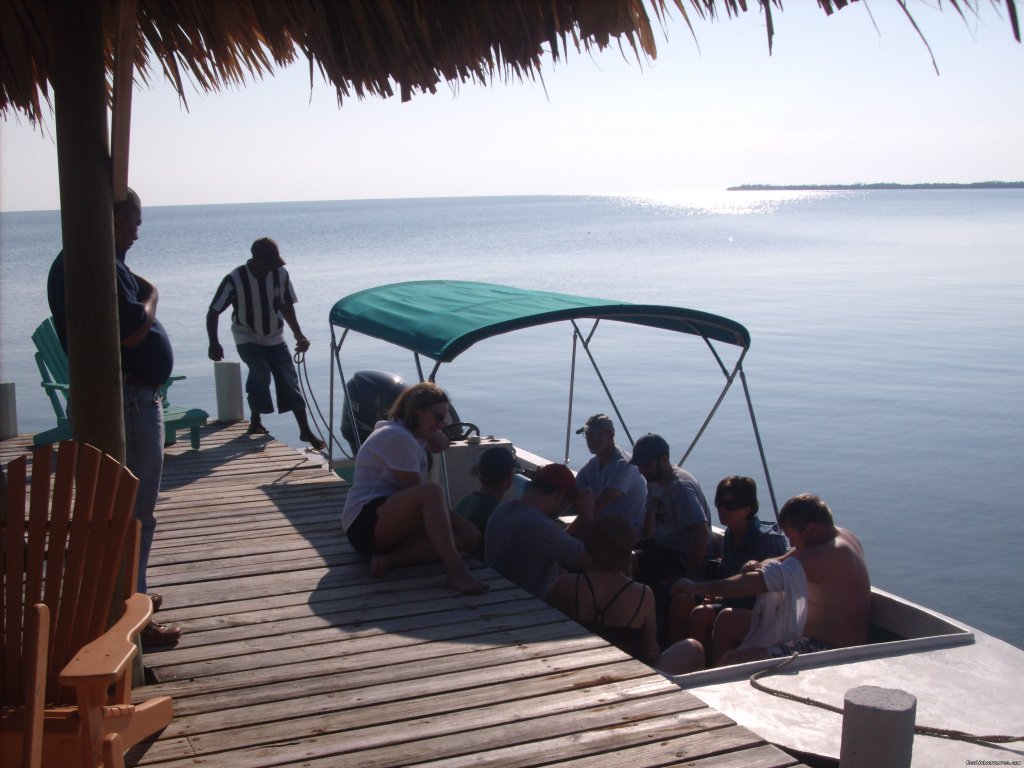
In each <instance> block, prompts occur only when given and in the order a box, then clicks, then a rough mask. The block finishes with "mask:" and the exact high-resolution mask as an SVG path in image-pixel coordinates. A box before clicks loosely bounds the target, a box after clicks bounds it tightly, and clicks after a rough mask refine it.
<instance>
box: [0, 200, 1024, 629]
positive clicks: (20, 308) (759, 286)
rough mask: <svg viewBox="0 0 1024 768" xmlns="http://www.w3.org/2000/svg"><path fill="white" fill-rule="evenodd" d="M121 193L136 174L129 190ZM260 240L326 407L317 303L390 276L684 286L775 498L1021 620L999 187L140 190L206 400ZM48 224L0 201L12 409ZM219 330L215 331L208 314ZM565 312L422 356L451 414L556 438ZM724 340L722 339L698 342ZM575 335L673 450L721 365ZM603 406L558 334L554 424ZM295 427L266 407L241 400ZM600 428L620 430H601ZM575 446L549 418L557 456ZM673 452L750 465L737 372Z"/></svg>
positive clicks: (349, 358) (1017, 351) (1014, 223)
mask: <svg viewBox="0 0 1024 768" xmlns="http://www.w3.org/2000/svg"><path fill="white" fill-rule="evenodd" d="M143 200H144V202H145V198H143ZM262 235H269V236H271V237H274V238H275V239H276V240H277V241H278V242H279V244H280V245H281V248H282V252H283V254H284V256H285V258H286V259H287V261H288V268H289V270H290V272H291V275H292V279H293V281H294V282H295V285H296V288H297V291H298V294H299V300H300V303H299V306H298V310H299V319H300V321H301V322H302V324H303V329H304V330H305V332H306V334H307V335H308V336H309V337H310V339H311V340H312V342H313V347H312V349H311V350H310V353H309V357H308V368H309V376H310V380H311V382H312V385H313V388H314V393H315V395H316V397H317V398H318V400H319V402H320V403H321V405H322V407H323V410H324V413H325V414H326V412H327V392H328V376H329V363H328V360H329V354H328V353H329V344H330V329H329V327H328V324H327V316H328V312H329V311H330V308H331V306H332V305H333V303H334V302H335V301H336V300H337V299H339V298H341V297H342V296H344V295H346V294H348V293H351V292H353V291H357V290H361V289H363V288H367V287H370V286H373V285H377V284H380V283H385V282H394V281H399V280H414V279H431V278H459V279H473V280H483V281H490V282H502V283H509V284H513V285H518V286H523V287H530V288H540V289H547V290H559V291H565V292H571V293H580V294H584V295H591V296H600V297H608V298H621V299H626V300H631V301H638V302H645V303H667V304H677V305H682V306H689V307H693V308H697V309H702V310H705V311H709V312H714V313H718V314H722V315H725V316H727V317H731V318H733V319H735V320H738V321H739V322H741V323H743V324H744V325H746V326H747V328H748V329H749V330H750V332H751V336H752V339H753V343H752V347H751V350H750V352H749V354H748V356H747V359H746V362H745V368H746V371H747V377H748V381H749V384H750V387H751V391H752V394H753V399H754V405H755V409H756V413H757V417H758V421H759V426H760V428H761V433H762V437H763V439H764V445H765V450H766V453H767V456H768V460H769V466H770V468H771V471H772V479H773V482H774V486H775V491H776V495H777V496H778V498H779V501H780V503H781V502H782V501H783V500H785V499H786V498H788V497H789V496H791V495H793V494H795V493H799V492H801V491H813V492H815V493H818V494H820V495H821V496H823V497H824V498H825V499H826V500H827V501H828V502H829V503H830V504H831V505H832V508H833V510H834V511H835V513H836V517H837V520H838V521H839V523H840V524H841V525H845V526H847V527H849V528H851V529H853V530H854V531H855V532H856V533H857V534H858V535H860V537H861V539H862V540H863V542H864V545H865V549H866V551H867V554H868V558H869V562H870V566H871V570H872V576H873V581H874V583H875V584H877V585H878V586H880V587H882V588H883V589H887V590H890V591H892V592H895V593H897V594H900V595H902V596H905V597H908V598H910V599H912V600H915V601H918V602H921V603H923V604H925V605H927V606H929V607H931V608H934V609H936V610H938V611H941V612H943V613H947V614H950V615H952V616H954V617H956V618H960V619H963V620H964V621H967V622H969V623H971V624H974V625H976V626H978V627H980V628H981V629H983V630H985V631H987V632H990V633H992V634H994V635H997V636H999V637H1001V638H1003V639H1006V640H1008V641H1010V642H1013V643H1015V644H1017V645H1018V646H1022V645H1024V626H1022V622H1024V620H1022V617H1024V576H1022V570H1021V567H1020V565H1019V555H1020V551H1021V549H1022V547H1024V534H1022V532H1021V531H1022V521H1024V515H1022V513H1024V501H1022V500H1024V458H1022V457H1024V451H1022V445H1021V444H1022V438H1021V436H1022V435H1024V408H1022V406H1021V403H1022V402H1024V301H1022V300H1021V299H1022V296H1024V290H1022V289H1024V192H1021V191H969V192H959V191H925V192H918V191H889V192H822V193H724V192H723V193H711V194H706V193H699V194H698V193H694V194H692V195H684V196H680V197H678V198H676V199H659V200H654V199H635V198H607V197H602V198H597V197H595V198H585V197H584V198H580V197H515V198H460V199H422V200H391V201H349V202H317V203H288V204H268V205H220V206H182V207H165V208H146V209H145V210H144V220H143V226H142V230H141V238H140V240H139V242H138V243H137V244H136V245H135V247H134V248H133V249H132V251H131V252H130V254H129V263H130V264H131V265H132V267H133V269H134V270H135V271H137V272H139V273H140V274H142V275H144V276H146V277H147V278H149V279H151V280H152V281H153V282H154V283H156V284H157V285H158V287H159V288H160V315H161V317H162V320H163V322H164V324H165V325H166V326H167V328H168V331H169V333H170V335H171V339H172V341H173V343H174V349H175V354H176V358H177V359H176V365H175V372H176V373H181V374H186V375H187V376H188V380H187V381H185V382H180V383H178V384H175V386H174V388H173V390H172V396H173V399H174V400H175V401H176V402H178V403H182V404H185V403H187V404H189V405H194V406H200V407H204V408H206V409H207V410H208V411H210V412H211V413H215V411H216V403H215V397H214V390H213V371H212V364H211V363H210V362H209V361H208V360H207V359H206V335H205V329H204V316H205V313H206V307H207V304H208V302H209V300H210V298H211V297H212V294H213V291H214V289H215V288H216V286H217V284H218V282H219V280H220V278H221V277H222V276H223V275H224V274H225V273H226V272H227V271H228V270H229V269H230V268H232V267H233V266H236V265H237V264H239V263H241V262H243V261H244V260H245V258H246V257H247V255H248V246H249V244H250V243H251V242H252V240H254V239H255V238H256V237H259V236H262ZM59 248H60V227H59V218H58V215H57V213H55V212H37V213H9V214H0V290H2V308H0V377H2V379H3V380H4V381H14V382H16V384H17V392H18V416H19V422H20V427H21V430H22V431H23V432H35V431H39V430H41V429H44V428H46V427H48V426H51V425H52V414H51V412H50V410H49V406H48V404H47V402H46V400H45V398H44V396H43V394H42V391H41V390H40V388H39V385H38V374H37V373H36V371H35V367H34V363H33V360H32V353H33V347H32V344H31V340H30V338H29V337H30V334H31V332H32V329H33V328H34V327H35V326H36V325H37V324H38V322H39V321H40V320H42V319H43V318H44V317H45V316H46V315H47V314H48V312H47V309H46V295H45V287H44V284H45V275H46V271H47V269H48V268H49V265H50V262H51V261H52V258H53V256H54V255H55V254H56V252H57V251H58V250H59ZM221 326H222V328H221V338H222V340H223V339H230V333H229V330H228V321H227V318H226V317H224V318H222V321H221ZM345 350H346V354H345V358H344V359H343V362H344V364H345V366H346V373H349V374H351V372H353V371H355V370H359V369H362V368H381V369H385V370H392V371H395V372H397V373H399V374H401V375H403V376H404V377H406V379H408V380H414V379H415V368H414V366H413V363H412V360H411V356H409V355H405V354H399V353H396V352H395V351H394V350H391V349H389V348H387V347H386V346H385V345H383V344H381V343H378V342H371V341H368V340H365V339H363V340H355V341H354V342H351V341H347V342H346V345H345ZM570 351H571V331H570V330H569V328H568V327H561V326H559V327H555V328H548V329H544V330H541V331H530V332H525V333H521V334H513V335H510V336H508V337H505V338H501V339H497V340H494V341H492V342H488V343H487V344H484V345H481V347H479V348H478V349H474V350H471V351H470V352H468V353H467V354H465V355H464V356H463V357H462V358H460V359H459V360H458V361H456V363H455V364H454V365H452V366H446V367H444V368H442V369H441V372H440V374H439V376H438V381H439V383H441V384H442V385H443V386H445V387H446V388H447V389H448V391H449V392H450V394H451V395H452V398H453V400H454V403H455V405H456V407H457V408H458V411H459V413H460V415H461V417H462V418H463V419H464V420H467V421H472V422H475V423H477V424H478V425H479V426H480V427H481V429H482V430H483V432H484V433H485V434H488V433H490V434H496V435H502V436H507V437H510V438H512V439H513V440H515V441H516V442H518V443H519V444H521V445H523V446H524V447H525V448H527V449H528V450H531V451H533V452H535V453H540V454H542V455H546V456H549V457H553V458H556V459H558V458H561V456H562V454H563V451H564V449H565V440H566V437H565V435H566V400H567V398H566V393H567V388H568V381H569V355H570ZM724 352H725V353H727V352H728V350H727V349H726V350H724ZM594 353H595V356H596V358H597V361H598V364H599V365H600V367H601V371H602V373H603V374H604V376H605V378H606V380H607V381H608V384H609V386H610V388H611V391H612V393H613V395H614V396H615V398H616V401H617V402H618V404H619V406H620V408H621V410H622V414H623V416H624V418H625V420H626V424H627V426H628V427H629V429H630V431H631V432H632V433H633V435H634V436H637V435H639V434H643V433H644V432H648V431H658V432H661V433H662V434H663V435H664V436H665V437H666V438H667V439H668V440H669V442H670V443H671V445H672V447H673V454H674V455H675V456H676V457H678V456H681V455H682V453H683V451H684V450H685V447H686V445H687V444H688V443H689V440H690V439H691V438H692V436H693V435H694V434H695V432H696V430H697V429H698V428H699V426H700V423H701V422H702V420H703V418H704V416H705V414H706V412H707V411H708V409H709V408H710V407H711V405H712V404H713V402H714V398H715V396H716V394H717V391H718V388H719V387H720V386H721V384H722V376H721V374H720V373H719V372H718V370H717V367H716V365H715V363H714V361H713V359H712V357H711V356H710V354H709V353H708V351H707V350H706V348H704V347H703V344H702V342H699V341H697V342H696V343H695V342H694V340H691V339H679V338H676V337H673V336H671V335H669V334H663V333H660V332H649V331H638V330H636V329H619V328H614V327H613V326H612V324H606V325H604V326H602V327H601V328H600V329H599V330H598V332H597V334H596V336H595V343H594ZM608 408H609V406H608V403H607V400H606V398H605V397H604V394H603V392H602V390H601V389H600V386H599V384H598V382H597V378H596V376H595V375H594V373H593V371H592V370H591V369H590V368H589V365H588V364H587V363H586V362H585V360H583V359H582V356H581V359H580V367H579V373H578V374H577V380H576V406H575V411H574V416H573V422H574V425H575V424H578V423H581V422H582V420H583V419H584V418H585V417H586V416H587V415H588V414H589V413H592V412H596V411H605V410H608ZM267 423H268V425H269V426H270V428H271V431H272V432H273V433H274V434H275V435H276V436H278V437H279V438H280V439H282V440H284V441H286V442H288V443H290V444H292V445H295V446H297V447H298V446H300V443H299V441H298V436H297V431H296V429H295V425H294V421H293V420H292V419H291V417H290V416H288V415H285V416H272V417H269V418H268V419H267ZM620 438H621V439H620V443H622V442H626V440H625V435H624V434H622V431H621V430H620ZM586 458H587V456H586V449H585V446H584V445H583V442H582V439H581V438H578V437H576V436H575V435H573V436H572V441H571V444H570V463H571V465H572V466H574V467H579V466H580V465H581V464H582V463H583V461H585V459H586ZM687 466H688V467H689V468H690V469H691V470H692V471H694V472H695V473H696V474H697V476H698V477H699V478H700V479H701V481H702V483H703V485H704V490H705V492H707V493H709V494H713V492H714V486H715V484H716V483H717V481H718V480H719V479H720V478H721V477H723V476H724V475H727V474H751V475H753V476H754V477H756V478H758V479H759V484H760V485H761V487H762V507H763V509H764V510H765V512H766V514H767V515H768V516H769V517H770V515H771V512H770V502H769V500H768V494H767V489H766V488H765V487H764V483H763V481H762V478H763V473H762V472H761V470H760V466H759V462H758V459H757V455H756V450H755V448H754V444H753V439H752V434H751V431H750V428H749V426H748V422H747V420H746V416H745V404H744V402H743V399H742V395H741V392H740V390H739V389H736V390H735V391H734V392H732V393H730V395H729V396H728V397H727V398H726V402H725V404H724V405H723V409H722V412H721V413H720V415H719V416H717V417H716V420H715V421H714V422H713V424H712V427H711V429H710V430H709V432H708V434H707V435H706V436H705V438H704V439H703V440H702V442H701V444H700V445H699V446H698V448H697V449H696V451H695V452H694V454H693V455H692V456H691V457H690V459H689V460H688V461H687Z"/></svg>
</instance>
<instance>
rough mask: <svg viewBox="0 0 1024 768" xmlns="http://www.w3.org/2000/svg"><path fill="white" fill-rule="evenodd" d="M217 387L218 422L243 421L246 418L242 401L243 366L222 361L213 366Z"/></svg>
mask: <svg viewBox="0 0 1024 768" xmlns="http://www.w3.org/2000/svg"><path fill="white" fill-rule="evenodd" d="M213 379H214V382H215V383H216V385H217V421H225V422H228V421H241V420H242V419H243V418H244V417H245V411H244V406H243V400H242V364H241V363H239V362H238V361H236V360H221V361H219V362H216V363H214V364H213Z"/></svg>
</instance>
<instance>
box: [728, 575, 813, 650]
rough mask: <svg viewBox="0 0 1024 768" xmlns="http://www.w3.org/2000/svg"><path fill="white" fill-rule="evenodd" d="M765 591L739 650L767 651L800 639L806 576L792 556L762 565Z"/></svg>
mask: <svg viewBox="0 0 1024 768" xmlns="http://www.w3.org/2000/svg"><path fill="white" fill-rule="evenodd" d="M762 573H763V574H764V581H765V584H766V585H767V586H768V591H767V592H765V593H764V594H763V595H758V596H757V600H756V601H755V602H754V615H753V616H752V617H751V619H750V631H749V632H747V636H746V637H744V638H743V642H742V643H741V644H740V648H768V647H770V646H772V645H778V644H779V643H788V642H791V641H793V640H799V639H800V638H801V637H803V633H804V625H805V624H806V623H807V575H806V574H805V573H804V567H803V565H802V564H801V563H800V561H799V560H798V559H797V558H795V557H792V556H790V557H787V558H786V559H785V560H783V561H781V562H779V561H778V560H769V561H767V562H765V563H764V564H763V565H762Z"/></svg>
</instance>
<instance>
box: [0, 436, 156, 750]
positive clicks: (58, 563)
mask: <svg viewBox="0 0 1024 768" xmlns="http://www.w3.org/2000/svg"><path fill="white" fill-rule="evenodd" d="M52 460H53V450H52V447H51V446H48V445H47V446H41V447H39V448H36V449H34V450H33V455H32V476H31V490H30V493H26V486H27V466H28V461H27V457H26V456H21V457H19V458H17V459H15V460H14V461H12V462H11V463H10V464H9V465H8V472H7V494H6V505H5V508H4V513H3V519H2V521H0V536H2V539H0V545H2V548H3V573H2V576H3V583H2V585H0V598H2V601H3V605H2V608H0V613H2V615H3V628H2V630H3V633H2V640H3V656H2V665H3V666H2V669H0V674H2V683H3V686H2V701H0V755H2V756H3V764H4V766H10V767H11V768H14V766H19V765H24V766H33V765H40V764H41V765H42V766H44V768H46V767H50V768H74V767H77V766H94V767H95V766H100V765H104V766H108V768H109V767H110V766H117V765H118V764H122V765H123V759H124V758H123V755H124V751H125V750H126V749H130V748H131V747H132V746H133V745H135V744H137V743H138V742H140V741H142V740H143V739H145V738H147V737H149V736H150V735H152V734H154V733H156V732H157V731H159V730H161V729H162V728H164V727H165V726H166V725H167V723H169V722H170V720H171V717H172V714H173V709H172V705H171V700H170V698H169V697H167V696H160V697H155V698H152V699H149V700H148V701H146V702H144V703H142V704H138V705H133V704H132V703H131V699H132V696H131V684H132V660H133V658H134V657H135V654H136V653H137V652H138V649H137V646H136V644H135V642H134V638H136V637H137V636H138V634H139V632H140V631H141V630H142V628H143V627H145V626H146V624H147V623H148V622H149V620H150V616H151V615H152V613H153V605H152V602H151V601H150V599H149V597H148V596H146V595H144V594H141V593H138V592H135V583H136V582H135V577H136V570H137V568H138V557H139V554H138V552H139V536H140V527H139V523H138V521H137V520H135V519H134V517H133V516H132V510H133V507H134V504H135V493H136V491H137V490H138V485H139V481H138V479H136V478H135V476H134V475H132V474H131V472H129V471H128V470H127V469H126V468H125V467H124V466H122V465H121V464H119V463H118V462H116V461H115V460H114V459H113V458H111V457H110V456H107V455H105V454H103V453H101V452H100V451H98V450H96V449H95V448H93V447H92V446H89V445H85V444H83V443H77V442H74V441H66V442H63V443H61V444H60V447H59V450H58V454H57V468H56V477H55V479H54V482H53V490H52V494H51V486H50V479H51V471H50V470H51V465H52ZM26 502H27V503H26ZM122 571H124V573H123V574H122ZM119 576H120V578H119ZM125 585H126V586H125ZM125 590H127V591H128V592H129V596H128V598H127V599H126V600H125V601H124V603H123V605H124V609H123V613H122V614H121V615H120V616H118V617H117V618H116V621H114V623H113V625H112V626H109V628H108V625H110V621H109V619H110V618H111V617H110V613H111V609H112V606H114V605H115V603H119V602H120V601H115V600H114V597H115V594H116V593H117V592H118V591H122V592H123V591H125ZM47 627H49V630H50V631H47ZM104 756H105V757H104ZM40 758H41V762H40ZM33 760H35V762H33Z"/></svg>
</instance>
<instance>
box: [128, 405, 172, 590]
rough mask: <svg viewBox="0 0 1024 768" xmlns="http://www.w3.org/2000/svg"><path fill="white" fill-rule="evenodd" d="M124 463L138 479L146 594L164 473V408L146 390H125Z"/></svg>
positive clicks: (141, 575) (141, 578)
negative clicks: (161, 481) (150, 555)
mask: <svg viewBox="0 0 1024 768" xmlns="http://www.w3.org/2000/svg"><path fill="white" fill-rule="evenodd" d="M124 447H125V463H126V464H127V465H128V469H130V470H131V471H132V472H133V473H134V474H135V476H136V477H137V478H139V493H138V495H137V496H136V497H135V518H136V519H137V520H138V521H139V522H140V523H142V546H141V548H140V550H139V580H138V584H137V586H136V589H137V590H138V591H139V592H145V591H146V568H147V566H148V565H149V551H150V550H151V549H152V548H153V535H154V534H155V533H156V499H157V496H158V495H159V494H160V478H161V476H162V474H163V471H164V409H163V403H161V402H160V393H159V392H154V391H153V390H152V389H146V388H145V387H129V386H125V387H124Z"/></svg>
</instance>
